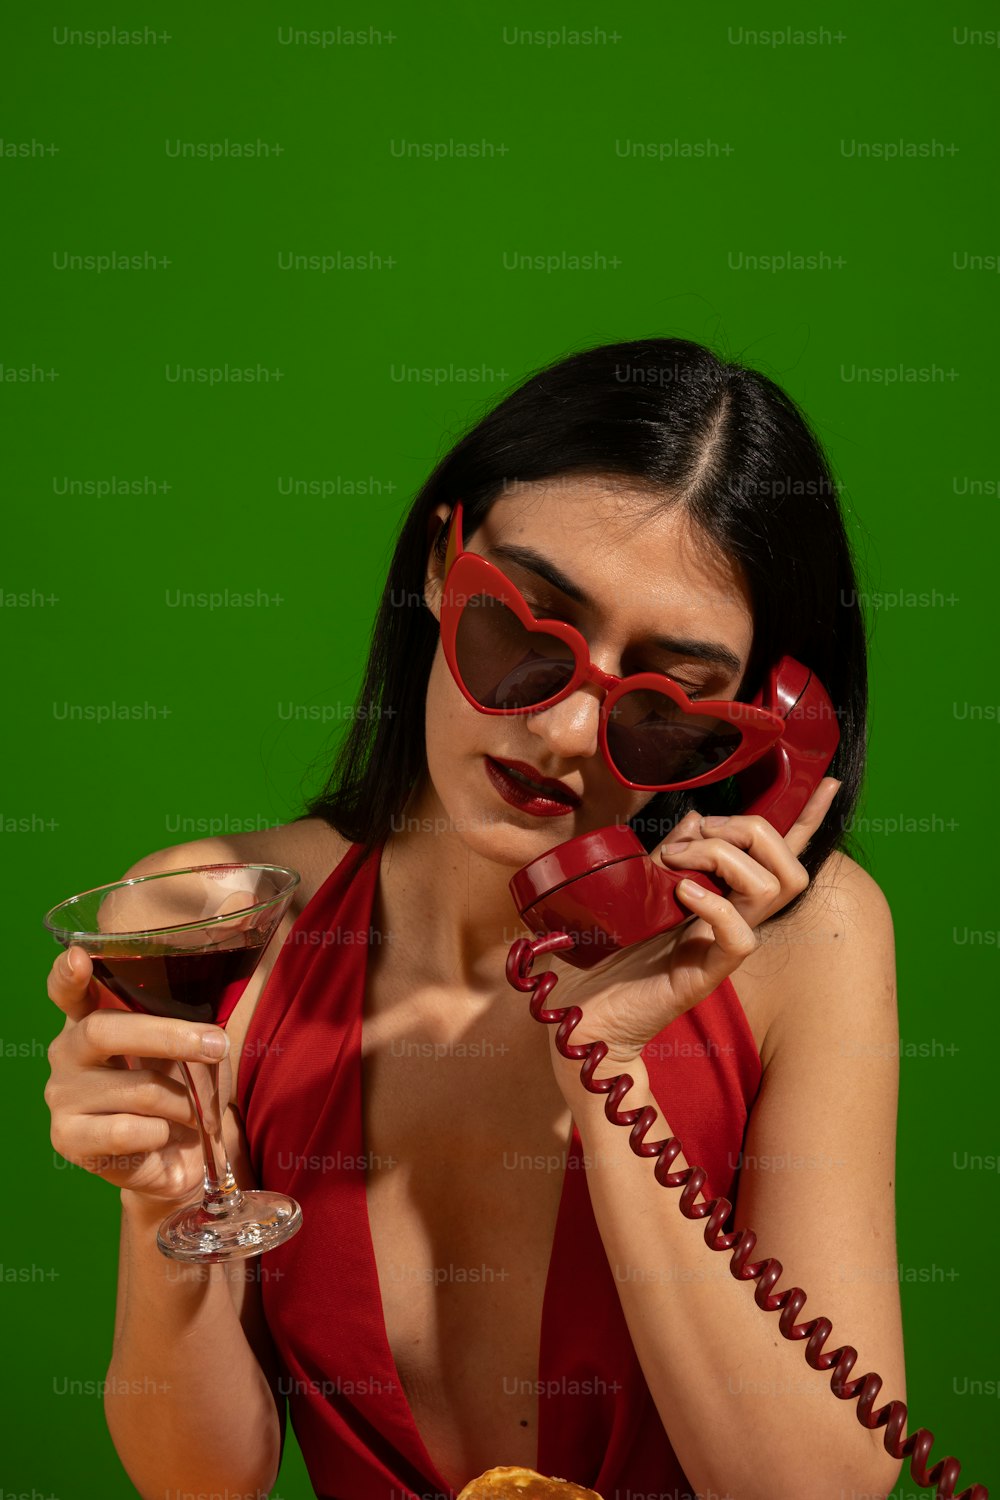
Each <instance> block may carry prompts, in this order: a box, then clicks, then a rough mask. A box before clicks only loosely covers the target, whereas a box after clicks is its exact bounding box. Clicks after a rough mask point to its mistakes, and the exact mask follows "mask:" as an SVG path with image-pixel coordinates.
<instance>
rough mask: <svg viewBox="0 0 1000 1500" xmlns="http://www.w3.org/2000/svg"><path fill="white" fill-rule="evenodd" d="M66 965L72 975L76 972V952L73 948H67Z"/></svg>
mask: <svg viewBox="0 0 1000 1500" xmlns="http://www.w3.org/2000/svg"><path fill="white" fill-rule="evenodd" d="M66 967H67V969H68V970H69V972H70V974H71V975H73V974H75V973H76V954H75V953H74V952H73V949H72V948H67V949H66Z"/></svg>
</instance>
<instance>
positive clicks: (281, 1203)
mask: <svg viewBox="0 0 1000 1500" xmlns="http://www.w3.org/2000/svg"><path fill="white" fill-rule="evenodd" d="M241 1198H242V1202H241V1203H240V1205H239V1207H238V1208H236V1207H234V1208H233V1209H231V1210H230V1211H229V1212H228V1213H226V1214H210V1213H206V1212H205V1210H204V1208H203V1207H202V1205H201V1204H200V1203H194V1204H192V1205H191V1206H190V1207H189V1208H179V1209H178V1210H177V1212H176V1213H173V1214H171V1215H170V1217H169V1218H168V1219H164V1221H163V1223H162V1224H161V1225H160V1228H159V1230H158V1232H157V1235H156V1244H157V1247H158V1248H159V1250H160V1252H161V1253H162V1254H163V1255H166V1256H169V1258H170V1259H171V1260H187V1261H198V1262H203V1263H206V1264H208V1263H210V1262H212V1261H219V1260H243V1259H245V1258H246V1257H247V1256H250V1255H263V1254H264V1251H265V1250H273V1249H274V1248H275V1246H276V1245H283V1244H284V1243H285V1241H286V1240H290V1239H291V1237H292V1235H293V1234H295V1233H296V1232H297V1231H298V1230H299V1229H301V1228H302V1210H301V1208H300V1207H299V1205H298V1204H297V1203H296V1201H295V1199H294V1198H289V1197H287V1196H286V1195H285V1194H284V1193H268V1192H264V1191H253V1192H245V1193H242V1194H241Z"/></svg>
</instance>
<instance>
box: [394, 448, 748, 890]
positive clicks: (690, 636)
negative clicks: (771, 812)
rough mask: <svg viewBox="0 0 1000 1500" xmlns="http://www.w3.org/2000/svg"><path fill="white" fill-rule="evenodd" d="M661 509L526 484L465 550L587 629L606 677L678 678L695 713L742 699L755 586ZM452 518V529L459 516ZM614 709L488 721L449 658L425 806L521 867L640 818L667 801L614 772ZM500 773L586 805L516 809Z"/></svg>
mask: <svg viewBox="0 0 1000 1500" xmlns="http://www.w3.org/2000/svg"><path fill="white" fill-rule="evenodd" d="M654 498H655V497H653V496H651V495H650V494H649V492H648V491H644V490H643V489H642V488H641V486H639V485H638V483H632V482H629V481H626V480H624V479H619V478H617V477H609V478H600V477H598V476H593V477H591V476H580V475H575V474H574V475H564V476H557V477H555V478H552V479H548V480H540V481H538V482H536V483H517V484H516V485H511V486H510V487H509V488H508V489H507V490H506V491H505V492H504V494H503V495H502V496H501V497H500V498H499V499H497V500H496V501H495V502H494V504H493V506H492V507H491V509H490V511H489V513H488V514H487V516H486V518H485V520H484V521H483V522H482V524H481V525H480V526H478V527H477V529H476V530H475V531H474V532H473V533H472V534H471V535H470V536H466V537H465V538H464V544H465V549H466V551H468V552H478V553H481V554H482V556H484V557H486V558H488V559H489V561H490V562H492V563H494V564H495V565H496V566H497V567H498V568H500V569H501V571H502V572H504V573H505V574H506V575H507V577H508V578H510V579H511V581H512V582H513V583H514V584H515V585H516V586H517V588H518V589H520V591H521V593H522V594H523V595H524V597H525V598H526V600H527V602H528V604H529V605H530V606H531V607H532V610H533V612H534V613H535V614H536V615H538V616H541V617H547V618H550V619H558V620H564V621H566V622H567V623H569V624H571V625H574V626H575V627H576V628H577V629H578V630H579V631H580V632H581V634H582V635H583V636H584V638H585V639H586V641H587V643H588V645H589V647H590V655H591V658H592V660H593V662H594V663H595V665H596V666H598V667H600V668H601V670H602V671H604V672H609V673H612V674H614V675H615V676H618V677H621V676H625V675H627V674H628V673H631V672H641V671H652V672H665V673H667V675H668V676H670V677H672V678H673V679H674V680H675V681H676V682H677V683H679V684H680V686H681V687H682V688H683V689H684V691H685V692H686V693H687V694H688V696H689V697H693V698H697V697H701V698H734V697H735V696H736V693H737V692H738V690H739V686H740V682H741V681H742V678H743V674H744V671H745V669H746V665H747V661H748V659H749V654H750V647H751V642H752V638H753V619H752V614H751V606H750V595H749V591H748V589H747V586H746V582H745V580H744V578H743V576H742V573H741V571H740V569H739V568H738V567H737V565H735V564H734V563H732V562H730V561H729V560H728V559H726V558H720V557H719V556H717V555H716V554H715V553H714V551H713V550H712V548H711V546H710V544H709V543H708V541H707V539H706V538H705V537H704V536H702V535H701V534H700V533H699V532H698V531H697V530H696V529H695V528H694V527H693V526H692V525H691V523H690V521H689V520H688V518H687V514H686V512H685V510H684V508H683V505H677V506H674V507H672V508H671V509H669V510H666V511H659V512H657V511H650V510H649V504H650V501H651V500H652V499H654ZM437 514H438V515H439V516H440V517H441V519H442V520H444V519H445V518H446V517H447V516H448V515H449V510H448V507H447V506H445V505H442V506H440V507H439V508H438V512H437ZM510 549H517V556H514V555H513V553H512V551H511V550H510ZM556 574H558V575H559V578H560V580H561V583H562V587H560V586H559V585H558V584H557V583H556V582H555V581H554V578H555V575H556ZM442 575H443V567H442V564H441V562H440V560H439V559H438V557H437V556H436V555H435V553H434V552H433V550H432V549H431V550H430V551H429V558H428V571H427V580H426V589H425V597H426V600H427V604H428V607H429V608H430V610H431V612H432V614H433V615H434V616H435V618H437V619H439V618H440V599H441V583H442ZM546 575H549V576H546ZM601 697H602V692H601V689H600V688H599V687H598V686H597V685H596V684H593V683H585V684H584V685H583V686H582V687H581V688H579V689H578V690H577V691H576V692H574V693H572V694H571V695H570V696H569V697H568V698H564V699H563V701H562V702H561V703H556V704H554V705H553V706H552V707H551V708H547V709H543V710H541V711H540V712H537V713H529V714H517V715H502V716H501V715H497V714H484V713H479V712H478V711H477V710H476V709H475V708H473V706H472V705H471V704H470V703H469V702H468V701H467V700H466V699H465V698H464V697H463V695H462V693H461V692H460V690H459V688H458V685H457V684H456V682H455V680H454V678H453V677H452V675H451V671H450V670H449V667H448V664H447V662H446V661H445V657H444V652H443V650H442V648H441V645H440V643H439V644H438V648H437V652H436V654H435V657H434V662H433V665H432V668H431V674H430V680H429V682H428V687H427V705H426V737H427V767H428V775H429V782H430V787H429V788H427V787H425V788H424V796H425V798H426V796H427V794H428V792H429V793H430V795H431V797H432V798H433V800H435V801H436V802H437V803H439V804H440V807H439V808H437V809H434V810H433V812H434V815H435V816H436V817H437V818H440V817H441V813H442V811H443V814H444V817H445V820H446V822H445V826H446V827H447V829H448V830H449V831H452V830H453V831H454V832H455V833H456V834H457V835H458V836H459V837H460V838H461V839H462V840H463V842H465V843H466V844H467V845H468V846H469V847H470V848H472V849H474V850H475V852H476V853H478V854H480V855H482V856H483V857H484V858H486V859H491V860H495V861H497V862H498V863H500V864H504V865H513V866H520V865H523V864H526V863H527V862H528V860H530V859H533V858H534V857H535V856H536V855H538V854H540V853H542V852H543V851H544V850H546V849H549V848H551V847H552V846H553V845H554V844H559V843H563V842H564V841H565V840H566V839H569V838H573V837H574V836H575V835H576V834H580V833H587V832H589V831H590V830H592V829H595V828H603V827H605V826H606V825H608V824H610V823H615V822H619V823H621V822H624V821H626V820H627V819H628V818H631V817H633V816H634V815H635V814H636V813H638V812H639V811H640V810H641V809H642V808H643V807H644V806H645V804H646V803H647V802H648V801H649V800H650V797H651V796H652V795H653V794H652V793H650V792H635V791H631V790H630V789H629V788H628V787H624V786H622V785H621V783H620V782H619V781H617V780H616V779H615V777H614V775H613V774H612V772H611V769H610V767H609V766H608V764H607V762H606V761H605V759H604V756H603V755H602V753H601V750H600V746H599V744H598V738H597V729H598V713H599V709H600V702H601ZM490 760H499V761H506V762H517V763H520V765H521V766H522V767H530V768H531V769H532V770H533V771H534V772H535V773H536V775H537V776H539V777H544V778H554V779H556V780H558V781H559V782H561V783H562V784H563V786H564V787H565V788H566V789H567V791H568V792H569V793H572V794H575V796H576V798H577V799H579V800H578V801H576V802H575V803H573V804H572V805H567V806H566V809H565V812H564V813H557V814H556V815H554V816H544V817H543V816H537V815H536V814H535V813H532V812H529V811H527V810H525V809H524V808H523V807H519V806H516V805H512V803H511V802H510V801H509V800H507V799H506V798H505V797H504V796H503V795H502V794H501V791H500V790H498V787H497V780H496V771H495V767H494V768H491V767H490ZM428 810H429V809H428V808H427V807H421V811H428ZM408 813H409V810H408ZM434 826H441V824H440V823H437V824H435V825H434ZM666 833H667V830H666V829H665V830H664V832H663V837H665V836H666Z"/></svg>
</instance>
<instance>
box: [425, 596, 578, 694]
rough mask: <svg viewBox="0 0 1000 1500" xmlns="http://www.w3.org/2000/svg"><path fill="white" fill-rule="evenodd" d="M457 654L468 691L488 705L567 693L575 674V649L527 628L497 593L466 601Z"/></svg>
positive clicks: (552, 637) (456, 644) (460, 623)
mask: <svg viewBox="0 0 1000 1500" xmlns="http://www.w3.org/2000/svg"><path fill="white" fill-rule="evenodd" d="M455 654H456V657H457V659H458V667H459V671H460V673H461V676H462V681H463V682H464V684H465V686H466V688H467V689H468V691H469V692H470V693H471V694H472V696H473V697H474V698H475V700H476V702H477V703H481V704H482V706H483V708H506V709H517V708H530V707H532V706H533V705H534V704H536V703H545V702H546V701H547V700H548V699H549V698H553V697H555V695H556V694H557V693H558V692H560V691H561V689H562V688H564V687H565V686H566V684H567V682H569V680H570V678H571V677H572V675H573V669H574V665H575V663H574V660H573V653H572V651H571V650H570V649H569V647H568V646H567V645H565V644H564V642H562V641H560V640H559V639H558V638H557V637H555V636H551V635H545V634H543V633H542V632H541V631H532V630H527V629H526V628H525V627H524V626H523V625H522V624H521V621H520V620H519V619H518V617H517V615H516V614H515V613H514V611H513V610H512V609H508V607H507V605H506V604H504V603H503V602H502V601H501V600H500V599H496V598H494V597H493V596H492V595H491V594H474V595H472V596H471V597H470V598H469V599H468V600H467V601H466V603H465V606H464V608H463V610H462V613H461V615H460V617H459V621H458V629H457V631H456V633H455Z"/></svg>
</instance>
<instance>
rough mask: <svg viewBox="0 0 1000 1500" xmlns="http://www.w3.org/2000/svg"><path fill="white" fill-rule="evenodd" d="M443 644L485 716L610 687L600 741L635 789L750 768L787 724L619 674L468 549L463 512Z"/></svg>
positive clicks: (452, 551)
mask: <svg viewBox="0 0 1000 1500" xmlns="http://www.w3.org/2000/svg"><path fill="white" fill-rule="evenodd" d="M441 644H442V646H443V648H444V654H445V660H446V661H447V663H448V666H449V667H450V669H451V673H452V676H453V677H454V679H455V682H456V683H457V685H458V687H459V688H460V690H461V692H462V693H463V695H464V696H465V698H466V699H467V700H468V701H469V703H471V704H472V706H473V708H476V709H478V710H479V712H480V713H484V714H528V713H539V712H541V710H543V709H546V708H551V707H552V706H553V705H554V704H556V703H560V702H561V701H562V700H563V698H568V697H569V695H570V693H574V692H576V690H577V689H578V688H579V687H581V686H582V685H583V683H585V682H593V683H595V684H596V685H597V686H598V687H599V688H600V689H601V690H602V694H603V696H602V700H601V707H600V721H599V728H598V739H599V742H600V746H601V751H602V753H603V755H604V758H605V760H606V761H607V763H608V765H609V767H610V768H611V771H612V773H613V775H614V776H615V777H616V778H617V779H618V781H620V782H621V784H622V785H623V786H627V787H631V788H632V789H633V790H636V791H656V792H665V791H675V790H678V789H679V788H681V787H696V786H704V785H706V784H707V783H708V782H711V781H721V780H722V779H723V778H724V777H726V776H734V775H736V773H737V772H739V771H742V770H744V769H745V768H746V767H747V766H749V765H751V764H752V763H753V762H754V761H755V760H759V759H760V757H761V756H762V755H764V754H766V752H767V751H768V750H769V749H770V748H771V746H772V745H773V744H774V743H775V742H776V741H777V740H778V739H780V738H781V735H782V732H783V730H784V728H785V721H784V719H782V718H781V717H780V716H779V715H778V714H775V713H770V712H769V711H768V710H767V709H764V708H757V707H756V706H755V705H753V704H751V703H736V702H733V701H730V700H729V699H720V700H713V701H704V702H703V701H702V700H700V699H699V701H698V702H697V703H692V701H691V699H690V698H689V697H688V696H687V694H686V693H685V692H684V690H683V688H681V687H679V686H678V685H677V683H676V682H674V680H673V678H671V677H667V676H666V675H665V674H664V673H662V672H634V673H632V674H631V675H630V676H628V677H615V676H613V675H612V674H611V673H610V672H602V671H601V669H600V667H596V666H595V665H594V663H593V662H592V661H591V659H590V651H589V648H588V646H587V642H586V641H585V639H584V638H583V636H582V635H581V634H580V632H579V631H578V630H575V629H574V627H573V626H572V625H567V624H565V623H564V622H563V621H562V620H544V619H541V620H540V619H538V618H537V617H536V616H535V615H534V614H532V612H531V609H530V608H529V607H528V604H527V602H526V601H525V599H524V597H523V596H522V595H521V594H520V593H519V591H518V590H517V589H516V588H515V586H514V584H513V583H511V581H510V579H509V578H508V577H507V576H506V574H504V573H502V572H501V571H500V569H499V568H498V567H495V566H494V564H493V563H491V562H487V560H486V558H485V557H481V556H480V555H479V554H478V553H477V552H466V551H464V549H463V546H462V506H461V503H460V502H459V503H456V505H455V508H454V511H453V512H452V516H451V525H450V527H449V532H448V548H447V552H446V554H445V578H444V588H443V593H442V598H441Z"/></svg>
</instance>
